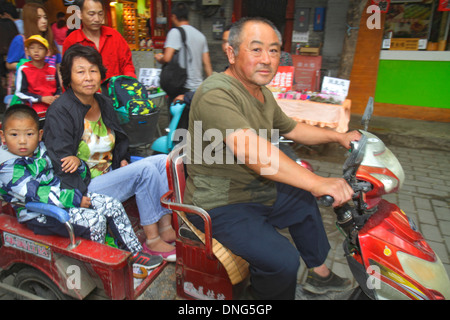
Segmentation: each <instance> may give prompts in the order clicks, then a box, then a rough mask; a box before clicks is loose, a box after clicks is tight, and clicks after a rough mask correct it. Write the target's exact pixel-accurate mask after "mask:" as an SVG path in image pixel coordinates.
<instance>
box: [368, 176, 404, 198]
mask: <svg viewBox="0 0 450 320" xmlns="http://www.w3.org/2000/svg"><path fill="white" fill-rule="evenodd" d="M370 175H371V176H372V177H374V178H376V179H377V180H379V181H380V182H381V183H382V184H383V186H384V190H385V191H386V193H389V192H391V191H392V190H394V189H395V188H397V187H398V180H397V179H395V178H394V177H390V176H387V175H384V174H380V173H371V174H370Z"/></svg>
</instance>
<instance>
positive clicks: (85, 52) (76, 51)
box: [60, 44, 106, 89]
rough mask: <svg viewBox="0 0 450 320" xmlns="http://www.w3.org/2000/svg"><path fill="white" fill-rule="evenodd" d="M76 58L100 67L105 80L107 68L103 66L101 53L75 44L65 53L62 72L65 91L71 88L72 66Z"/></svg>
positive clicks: (92, 48) (102, 77)
mask: <svg viewBox="0 0 450 320" xmlns="http://www.w3.org/2000/svg"><path fill="white" fill-rule="evenodd" d="M75 58H85V59H86V60H87V61H89V62H90V63H92V64H95V65H96V66H98V69H99V70H100V75H101V79H102V80H103V79H105V77H106V68H105V66H104V65H103V62H102V56H101V55H100V53H99V52H98V51H97V50H96V49H95V48H94V47H89V46H83V45H81V44H74V45H73V46H71V47H70V48H69V49H67V50H66V51H65V52H64V55H63V58H62V61H61V67H60V71H61V78H62V82H63V86H64V88H65V89H67V88H69V87H70V82H71V81H72V65H73V60H74V59H75Z"/></svg>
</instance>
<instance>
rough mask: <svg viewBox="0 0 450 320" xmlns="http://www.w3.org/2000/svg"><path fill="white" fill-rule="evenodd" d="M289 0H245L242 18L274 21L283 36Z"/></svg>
mask: <svg viewBox="0 0 450 320" xmlns="http://www.w3.org/2000/svg"><path fill="white" fill-rule="evenodd" d="M287 2H288V0H277V1H273V0H243V1H242V17H263V18H266V19H269V20H270V21H272V22H273V23H274V24H275V26H276V27H277V28H278V30H279V31H280V32H281V34H284V27H285V24H286V5H287Z"/></svg>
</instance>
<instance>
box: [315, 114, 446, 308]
mask: <svg viewBox="0 0 450 320" xmlns="http://www.w3.org/2000/svg"><path fill="white" fill-rule="evenodd" d="M371 110H372V109H370V108H369V109H368V111H367V110H366V113H365V115H364V116H363V121H365V122H366V128H365V129H366V130H367V122H368V120H369V118H370V115H371V114H372V112H371ZM361 134H362V138H361V139H360V140H359V141H356V142H353V144H352V148H351V154H350V156H349V157H348V159H347V160H346V162H345V163H344V167H343V169H344V170H343V171H344V175H343V177H344V179H346V181H347V182H348V183H349V184H350V185H351V187H352V188H353V190H354V191H355V195H354V197H353V201H352V202H353V203H347V204H346V205H344V206H342V207H339V208H335V213H336V215H337V226H338V228H339V229H341V230H342V231H343V233H344V234H345V235H346V239H345V240H344V243H343V248H344V251H345V255H346V257H347V261H348V265H349V266H350V269H351V271H352V273H353V275H354V277H355V279H356V281H357V282H358V284H359V288H357V289H356V290H355V291H354V292H353V295H352V297H351V298H367V297H369V298H370V299H396V300H400V299H414V300H443V299H450V281H449V277H448V275H447V273H446V271H445V268H444V266H443V264H442V262H441V260H440V259H439V257H438V256H437V255H436V253H435V252H434V251H433V250H432V249H431V247H430V246H429V245H428V243H427V242H426V240H425V239H424V237H423V236H422V234H421V233H420V232H419V230H418V229H417V227H416V225H415V224H414V222H413V221H412V220H411V219H410V218H408V216H407V215H406V214H405V213H404V212H403V211H402V210H401V209H400V208H399V207H398V206H397V205H395V204H393V203H389V202H388V201H386V200H384V199H382V196H383V195H385V194H388V193H393V192H397V191H398V190H399V189H400V187H401V186H402V183H403V181H404V179H405V175H404V172H403V169H402V167H401V165H400V163H399V161H398V160H397V158H396V157H395V156H394V155H393V153H392V152H391V151H390V150H389V149H388V148H387V147H386V146H385V145H384V143H383V142H382V141H381V140H380V139H379V138H378V137H376V136H375V135H373V134H371V133H369V132H367V131H361ZM324 198H325V199H324ZM324 198H322V199H321V201H322V202H328V203H327V204H325V205H330V203H332V202H331V200H332V199H331V198H330V197H328V199H327V196H326V197H324ZM327 200H328V201H327Z"/></svg>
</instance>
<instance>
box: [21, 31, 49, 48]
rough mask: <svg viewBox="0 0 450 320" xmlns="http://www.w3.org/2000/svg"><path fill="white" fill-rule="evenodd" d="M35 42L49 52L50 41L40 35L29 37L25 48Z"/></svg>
mask: <svg viewBox="0 0 450 320" xmlns="http://www.w3.org/2000/svg"><path fill="white" fill-rule="evenodd" d="M33 42H39V43H40V44H42V45H43V46H44V47H46V48H47V50H48V41H47V39H45V38H44V37H42V36H40V35H38V34H35V35H33V36H31V37H29V38H28V39H27V40H25V47H28V46H29V45H30V44H31V43H33Z"/></svg>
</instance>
